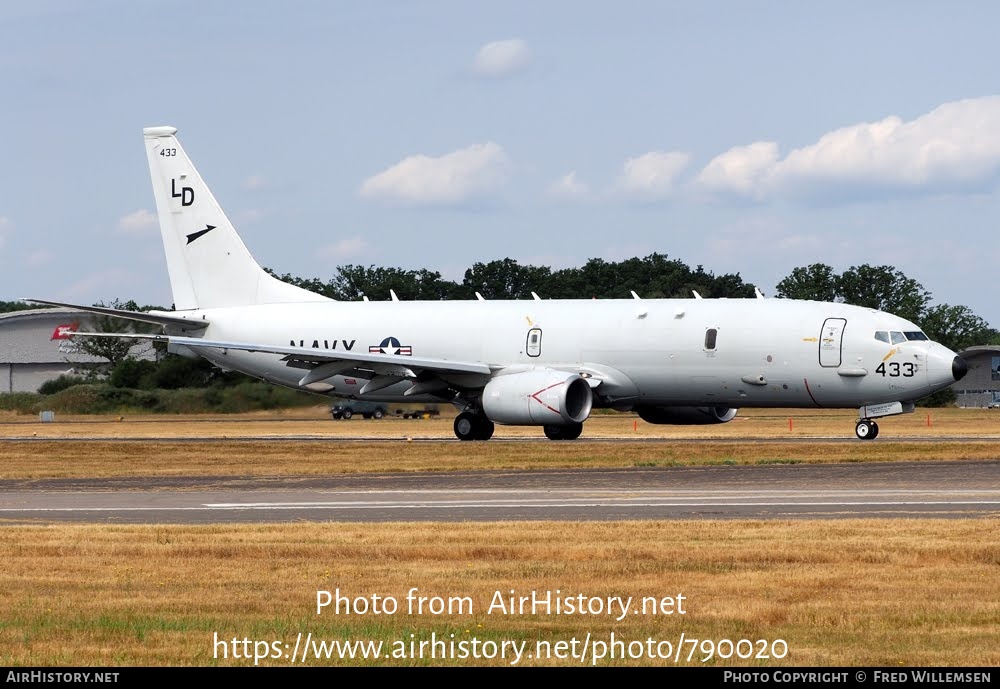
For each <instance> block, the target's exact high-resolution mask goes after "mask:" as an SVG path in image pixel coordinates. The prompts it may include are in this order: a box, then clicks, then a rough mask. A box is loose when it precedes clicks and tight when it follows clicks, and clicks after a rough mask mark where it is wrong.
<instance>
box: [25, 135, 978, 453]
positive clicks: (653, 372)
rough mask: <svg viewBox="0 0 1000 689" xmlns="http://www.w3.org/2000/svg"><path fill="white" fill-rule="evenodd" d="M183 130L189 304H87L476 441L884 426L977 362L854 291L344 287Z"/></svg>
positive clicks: (178, 288)
mask: <svg viewBox="0 0 1000 689" xmlns="http://www.w3.org/2000/svg"><path fill="white" fill-rule="evenodd" d="M176 132H177V130H176V129H174V128H173V127H151V128H148V129H145V130H144V135H145V142H146V152H147V154H148V158H149V170H150V174H151V175H152V180H153V191H154V195H155V197H156V209H157V213H158V215H159V222H160V231H161V233H162V235H163V248H164V250H165V252H166V259H167V269H168V272H169V274H170V286H171V289H172V291H173V299H174V308H175V309H176V310H175V311H169V312H162V311H154V312H150V313H137V312H131V311H120V310H115V309H104V308H97V307H77V308H83V309H87V310H90V311H92V312H96V313H103V314H110V315H115V316H119V317H126V318H132V319H135V320H140V321H146V322H152V323H156V324H159V325H161V326H163V334H162V335H153V336H147V337H151V338H155V339H160V340H166V341H168V343H169V346H170V348H172V349H174V350H175V351H176V350H178V349H183V348H186V349H187V350H189V351H190V352H195V353H197V354H199V355H201V356H203V357H205V358H206V359H208V360H209V361H211V362H213V363H214V364H216V365H218V366H220V367H223V368H225V369H232V370H236V371H242V372H243V373H246V374H249V375H251V376H256V377H258V378H261V379H263V380H267V381H270V382H272V383H276V384H279V385H285V386H289V387H292V388H299V389H304V390H311V391H314V392H318V393H323V394H330V395H336V396H342V397H347V398H353V399H370V400H375V401H389V402H416V401H429V400H434V401H448V402H451V403H453V404H455V405H456V406H457V407H458V409H459V410H460V413H459V414H458V415H457V417H456V419H455V435H457V436H458V437H459V438H460V439H462V440H487V439H489V438H490V437H491V436H492V435H493V430H494V424H510V425H531V426H542V427H543V428H544V431H545V435H546V436H548V437H549V438H552V439H554V440H555V439H573V438H577V437H578V436H579V435H580V433H581V431H582V429H583V424H584V422H585V421H586V420H587V418H588V416H589V415H590V413H591V410H592V409H594V408H595V407H610V408H613V409H617V410H622V411H624V410H634V411H636V412H637V413H638V415H639V416H640V417H641V418H642V419H644V420H646V421H648V422H650V423H654V424H698V423H722V422H726V421H729V420H731V419H732V418H733V417H734V416H735V415H736V413H737V409H738V408H740V407H825V408H832V407H836V408H855V407H856V408H858V410H859V419H858V421H857V425H856V428H855V431H856V433H857V436H858V437H859V438H874V437H875V436H876V435H878V425H877V423H876V422H875V421H874V419H876V418H878V417H882V416H889V415H893V414H900V413H904V412H908V411H912V410H913V406H914V404H913V403H914V400H917V399H919V398H921V397H924V396H926V395H929V394H931V393H933V392H935V391H937V390H940V389H942V388H945V387H947V386H948V385H950V384H952V383H953V382H954V381H956V380H958V379H960V378H961V377H962V376H963V375H964V374H965V372H966V365H965V362H964V361H963V360H962V359H961V358H960V357H958V356H956V355H955V353H954V352H952V351H951V350H949V349H948V348H946V347H944V346H942V345H940V344H938V343H936V342H931V341H930V340H928V338H927V337H926V336H925V335H924V333H923V332H921V330H920V328H919V327H917V326H916V325H914V324H913V323H910V322H909V321H906V320H904V319H902V318H898V317H897V316H893V315H891V314H888V313H884V312H881V311H876V310H873V309H868V308H862V307H858V306H850V305H847V304H835V303H823V302H813V301H796V300H787V299H763V298H758V299H697V298H695V299H638V298H634V299H603V300H592V299H580V300H570V299H553V300H541V299H534V300H523V301H522V300H518V301H491V300H475V301H472V300H469V301H414V302H402V301H398V300H395V299H393V300H392V301H379V302H376V301H359V302H340V301H335V300H331V299H328V298H326V297H323V296H321V295H318V294H314V293H312V292H309V291H306V290H303V289H300V288H298V287H295V286H293V285H290V284H287V283H285V282H282V281H280V280H278V279H276V278H274V277H272V276H271V275H269V274H268V273H267V272H265V271H264V270H262V269H261V268H260V266H259V265H258V264H257V262H256V261H255V260H254V258H253V257H252V256H251V255H250V252H249V251H248V250H247V248H246V246H245V245H244V244H243V242H242V240H241V239H240V237H239V236H238V235H237V233H236V230H235V228H234V227H233V225H232V224H231V223H230V222H229V220H228V219H227V218H226V215H225V214H224V213H223V211H222V208H221V207H220V206H219V204H218V202H217V201H216V200H215V198H214V197H213V196H212V193H211V191H209V188H208V186H206V184H205V182H204V181H203V180H202V178H201V176H200V175H199V174H198V172H197V171H196V170H195V168H194V165H192V163H191V160H190V159H189V158H188V157H187V155H186V154H185V152H184V149H182V148H181V145H180V143H178V141H177V138H176V136H175V134H176ZM37 301H41V300H37ZM42 303H49V304H57V302H47V301H46V302H42ZM59 305H64V306H70V305H69V304H59ZM129 336H130V337H134V335H129Z"/></svg>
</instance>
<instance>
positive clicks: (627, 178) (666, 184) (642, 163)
mask: <svg viewBox="0 0 1000 689" xmlns="http://www.w3.org/2000/svg"><path fill="white" fill-rule="evenodd" d="M690 158H691V156H690V155H688V154H687V153H680V152H677V151H671V152H662V151H651V152H650V153H645V154H643V155H641V156H639V157H637V158H629V159H628V160H626V161H625V165H624V167H623V170H622V174H621V175H620V176H619V178H618V182H617V184H616V189H617V191H619V192H620V193H623V194H625V195H627V196H632V197H635V198H638V199H640V200H643V201H657V200H661V199H665V198H668V197H669V196H671V195H672V194H673V193H674V191H675V189H676V187H677V180H678V177H679V176H680V174H681V172H683V171H684V168H685V167H687V164H688V161H689V160H690Z"/></svg>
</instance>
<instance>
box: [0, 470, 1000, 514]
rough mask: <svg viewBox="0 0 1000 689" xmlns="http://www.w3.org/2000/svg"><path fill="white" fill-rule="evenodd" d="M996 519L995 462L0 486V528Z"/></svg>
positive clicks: (999, 510) (998, 481)
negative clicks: (52, 524)
mask: <svg viewBox="0 0 1000 689" xmlns="http://www.w3.org/2000/svg"><path fill="white" fill-rule="evenodd" d="M998 515H1000V460H986V461H948V462H892V463H868V464H855V463H850V464H823V465H809V464H801V465H768V466H699V467H656V468H642V467H636V468H628V469H566V470H525V471H520V470H518V471H513V470H510V471H466V472H422V473H398V474H389V473H386V474H354V475H337V476H329V477H315V476H309V477H294V476H283V477H273V478H260V477H255V478H234V477H171V478H138V479H123V478H115V479H43V480H4V481H0V522H5V523H26V522H30V523H50V522H87V523H162V524H181V523H183V524H214V523H226V522H241V523H268V522H271V523H280V522H295V521H331V522H344V521H367V522H386V521H445V522H451V521H498V520H499V521H502V520H514V521H527V520H587V521H602V520H638V519H804V518H808V519H842V518H858V517H866V518H915V517H921V518H957V517H963V518H968V517H996V516H998Z"/></svg>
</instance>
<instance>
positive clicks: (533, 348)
mask: <svg viewBox="0 0 1000 689" xmlns="http://www.w3.org/2000/svg"><path fill="white" fill-rule="evenodd" d="M525 351H526V352H527V354H528V356H540V355H541V353H542V329H541V328H532V329H531V330H529V331H528V341H527V343H526V344H525Z"/></svg>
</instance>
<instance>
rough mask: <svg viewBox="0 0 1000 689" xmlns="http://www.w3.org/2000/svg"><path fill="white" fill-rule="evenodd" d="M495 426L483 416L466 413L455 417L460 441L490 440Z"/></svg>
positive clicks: (456, 433)
mask: <svg viewBox="0 0 1000 689" xmlns="http://www.w3.org/2000/svg"><path fill="white" fill-rule="evenodd" d="M494 428H495V426H494V425H493V422H492V421H490V420H489V419H487V418H486V417H485V416H483V415H482V414H473V413H472V412H467V411H464V412H462V413H461V414H459V415H458V416H456V417H455V435H456V436H457V437H458V439H459V440H489V439H490V438H492V437H493V430H494Z"/></svg>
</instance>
